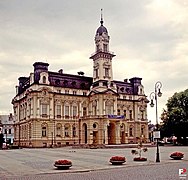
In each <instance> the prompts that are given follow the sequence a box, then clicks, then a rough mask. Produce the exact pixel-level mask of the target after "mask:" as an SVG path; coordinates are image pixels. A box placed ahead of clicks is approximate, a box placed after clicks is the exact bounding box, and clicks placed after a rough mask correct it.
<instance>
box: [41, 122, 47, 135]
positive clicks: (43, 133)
mask: <svg viewBox="0 0 188 180" xmlns="http://www.w3.org/2000/svg"><path fill="white" fill-rule="evenodd" d="M41 127H42V137H47V124H46V123H43V124H42V125H41Z"/></svg>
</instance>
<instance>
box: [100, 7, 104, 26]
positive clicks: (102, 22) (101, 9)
mask: <svg viewBox="0 0 188 180" xmlns="http://www.w3.org/2000/svg"><path fill="white" fill-rule="evenodd" d="M100 23H101V26H102V25H103V17H102V9H101V21H100Z"/></svg>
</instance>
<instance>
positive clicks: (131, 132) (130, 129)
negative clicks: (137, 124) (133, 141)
mask: <svg viewBox="0 0 188 180" xmlns="http://www.w3.org/2000/svg"><path fill="white" fill-rule="evenodd" d="M129 136H133V128H129Z"/></svg>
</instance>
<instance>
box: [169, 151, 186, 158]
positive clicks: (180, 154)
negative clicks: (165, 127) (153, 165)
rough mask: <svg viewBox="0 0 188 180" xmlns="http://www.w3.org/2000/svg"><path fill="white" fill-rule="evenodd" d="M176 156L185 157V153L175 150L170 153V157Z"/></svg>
mask: <svg viewBox="0 0 188 180" xmlns="http://www.w3.org/2000/svg"><path fill="white" fill-rule="evenodd" d="M174 156H176V157H183V156H184V154H183V153H182V152H173V153H172V154H171V155H170V157H174Z"/></svg>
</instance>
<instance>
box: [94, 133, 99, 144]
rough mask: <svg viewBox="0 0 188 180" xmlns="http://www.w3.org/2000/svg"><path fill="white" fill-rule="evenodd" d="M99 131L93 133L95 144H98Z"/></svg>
mask: <svg viewBox="0 0 188 180" xmlns="http://www.w3.org/2000/svg"><path fill="white" fill-rule="evenodd" d="M98 143H99V142H98V131H93V144H98Z"/></svg>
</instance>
